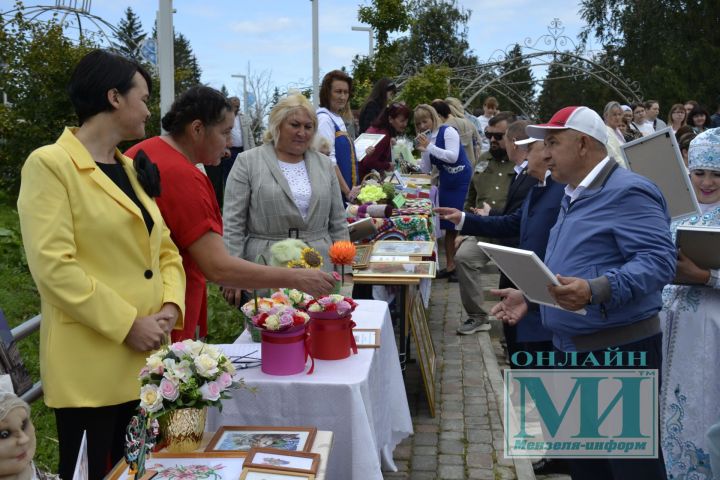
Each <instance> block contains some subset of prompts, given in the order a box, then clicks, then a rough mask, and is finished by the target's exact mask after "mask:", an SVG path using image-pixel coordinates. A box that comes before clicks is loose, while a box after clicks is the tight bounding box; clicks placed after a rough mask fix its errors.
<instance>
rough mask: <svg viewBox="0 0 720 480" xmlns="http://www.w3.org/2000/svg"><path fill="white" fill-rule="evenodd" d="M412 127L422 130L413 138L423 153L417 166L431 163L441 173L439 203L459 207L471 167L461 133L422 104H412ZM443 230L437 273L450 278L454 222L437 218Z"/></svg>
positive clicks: (452, 275)
mask: <svg viewBox="0 0 720 480" xmlns="http://www.w3.org/2000/svg"><path fill="white" fill-rule="evenodd" d="M414 119H415V129H416V130H417V131H418V132H421V133H419V134H418V136H417V137H416V141H417V146H418V149H419V150H420V151H421V152H422V161H421V165H420V168H421V169H422V171H423V172H425V173H430V169H431V166H435V167H437V169H438V171H439V172H440V185H439V193H440V199H439V205H438V206H440V207H451V208H457V209H458V210H462V208H463V204H464V203H465V196H466V195H467V191H468V186H469V185H470V177H471V176H472V168H471V167H470V162H469V161H468V158H467V156H466V154H465V150H464V149H463V148H462V146H461V144H460V135H459V134H458V132H457V131H456V130H455V129H454V128H452V127H449V126H448V125H443V124H441V122H440V117H439V116H438V114H437V112H436V111H435V109H434V108H433V107H431V106H430V105H425V104H421V105H418V106H417V107H415V112H414ZM440 228H442V229H444V230H445V258H446V262H447V266H446V268H445V269H444V270H441V271H440V272H439V273H438V278H447V279H448V280H449V281H454V280H455V279H457V277H456V274H455V237H457V231H456V230H455V225H454V224H453V223H451V222H448V221H446V220H441V221H440Z"/></svg>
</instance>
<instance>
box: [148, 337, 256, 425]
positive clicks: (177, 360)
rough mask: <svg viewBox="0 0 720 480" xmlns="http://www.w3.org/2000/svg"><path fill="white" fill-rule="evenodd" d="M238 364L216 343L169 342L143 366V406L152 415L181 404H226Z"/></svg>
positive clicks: (181, 406) (236, 383)
mask: <svg viewBox="0 0 720 480" xmlns="http://www.w3.org/2000/svg"><path fill="white" fill-rule="evenodd" d="M234 373H235V367H234V366H233V364H232V363H231V362H230V359H229V358H227V357H226V356H225V355H224V354H223V352H222V351H221V350H220V349H219V348H217V347H216V346H214V345H209V344H206V343H203V342H198V341H194V340H184V341H182V342H176V343H173V344H172V345H165V346H163V347H162V348H161V349H160V350H158V351H157V352H155V353H153V354H152V355H150V356H149V357H148V358H147V361H146V362H145V366H144V367H143V368H142V370H140V376H139V380H140V384H141V387H140V407H141V408H143V409H144V410H145V411H146V412H148V414H149V415H150V416H152V417H160V416H162V415H163V414H165V413H167V412H169V411H172V410H176V409H179V408H203V407H206V406H217V407H220V408H222V402H221V400H223V399H226V398H230V394H229V390H231V389H235V388H239V387H241V386H242V385H243V382H242V381H240V382H236V381H233V374H234Z"/></svg>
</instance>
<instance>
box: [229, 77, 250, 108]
mask: <svg viewBox="0 0 720 480" xmlns="http://www.w3.org/2000/svg"><path fill="white" fill-rule="evenodd" d="M230 76H231V77H233V78H241V79H242V81H243V110H244V111H245V116H247V115H249V114H250V113H249V112H250V109H249V108H248V96H247V76H246V75H240V74H239V73H234V74H232V75H230Z"/></svg>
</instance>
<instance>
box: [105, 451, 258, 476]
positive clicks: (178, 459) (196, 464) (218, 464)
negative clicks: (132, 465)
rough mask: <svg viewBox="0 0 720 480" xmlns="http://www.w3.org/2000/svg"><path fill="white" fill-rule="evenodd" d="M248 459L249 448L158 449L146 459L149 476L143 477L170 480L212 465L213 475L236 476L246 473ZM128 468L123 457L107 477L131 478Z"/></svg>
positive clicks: (204, 469)
mask: <svg viewBox="0 0 720 480" xmlns="http://www.w3.org/2000/svg"><path fill="white" fill-rule="evenodd" d="M244 462H245V452H242V453H241V452H192V453H167V452H157V453H153V454H152V455H151V456H150V457H148V459H147V460H146V462H145V468H146V469H147V476H145V477H143V479H145V478H152V479H153V480H170V479H172V478H177V476H178V475H180V474H185V475H186V476H187V475H192V473H193V471H194V470H198V471H202V473H203V474H205V473H207V471H208V468H209V469H210V470H212V472H213V473H214V474H215V475H216V477H213V478H217V479H218V480H231V479H232V480H235V479H237V478H238V477H239V476H240V474H241V473H242V471H243V463H244ZM128 470H129V466H128V464H127V463H125V462H124V461H120V462H118V464H117V465H116V466H115V468H113V470H112V471H111V472H110V473H109V474H108V476H107V477H105V478H106V480H125V479H127V478H130V477H129V475H130V474H129V471H128ZM153 474H154V475H153ZM197 476H198V477H199V476H200V475H199V474H198V475H197Z"/></svg>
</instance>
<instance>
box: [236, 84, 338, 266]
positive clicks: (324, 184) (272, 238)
mask: <svg viewBox="0 0 720 480" xmlns="http://www.w3.org/2000/svg"><path fill="white" fill-rule="evenodd" d="M317 124H318V123H317V116H316V115H315V111H314V109H313V107H312V105H311V104H310V102H309V101H308V100H307V99H306V98H305V97H303V96H302V95H300V94H294V95H289V96H287V97H285V98H283V99H281V100H280V101H279V102H278V103H277V105H276V106H275V108H273V110H272V111H271V112H270V118H269V125H268V130H267V132H266V133H265V144H264V145H262V146H260V147H257V148H253V149H252V150H249V151H246V152H243V153H241V154H240V155H238V158H237V161H236V162H235V165H234V166H233V168H232V170H231V171H230V176H229V177H228V181H227V186H226V187H225V208H224V212H223V223H224V226H225V230H224V233H223V239H224V240H225V245H226V246H227V248H228V250H229V251H230V253H231V254H232V255H234V256H237V257H240V258H244V259H246V260H250V261H253V262H254V261H256V260H257V258H258V255H260V254H263V255H264V256H265V258H267V259H269V258H270V253H269V248H270V246H272V244H273V243H275V242H277V241H280V240H283V239H285V238H288V236H289V232H290V231H291V230H293V229H295V230H297V231H298V236H299V238H300V239H301V240H303V241H304V242H305V243H307V244H308V245H309V246H311V247H313V248H315V249H316V250H317V251H318V252H320V254H322V256H323V258H324V262H323V263H324V266H323V269H325V270H326V271H329V270H332V265H331V264H330V261H329V259H328V250H329V248H330V245H331V244H332V243H333V242H335V241H337V240H348V238H349V236H348V229H347V221H346V220H345V210H344V208H343V204H342V197H341V195H340V186H339V184H338V179H337V177H336V175H335V169H334V168H333V165H332V163H331V162H330V159H328V158H327V157H326V156H324V155H321V154H319V153H317V152H315V151H314V150H311V149H310V146H311V144H312V142H313V138H314V137H315V133H316V132H317Z"/></svg>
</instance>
